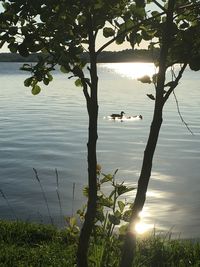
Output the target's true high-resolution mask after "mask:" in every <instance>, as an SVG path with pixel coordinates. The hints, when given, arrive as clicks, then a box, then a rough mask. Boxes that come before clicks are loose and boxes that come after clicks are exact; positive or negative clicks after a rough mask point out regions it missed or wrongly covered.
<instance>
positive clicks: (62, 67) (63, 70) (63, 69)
mask: <svg viewBox="0 0 200 267" xmlns="http://www.w3.org/2000/svg"><path fill="white" fill-rule="evenodd" d="M60 71H61V72H62V73H69V70H68V69H66V67H64V66H61V67H60Z"/></svg>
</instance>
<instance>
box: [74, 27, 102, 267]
mask: <svg viewBox="0 0 200 267" xmlns="http://www.w3.org/2000/svg"><path fill="white" fill-rule="evenodd" d="M90 23H91V22H90ZM89 40H90V45H89V55H90V77H91V85H90V95H89V94H87V96H86V102H87V111H88V115H89V129H88V143H87V152H88V158H87V159H88V188H89V193H88V202H87V211H86V214H85V220H84V224H83V227H82V229H81V233H80V238H79V245H78V252H77V261H78V267H88V257H87V256H88V249H89V241H90V236H91V233H92V229H93V226H94V219H95V216H96V203H97V173H96V166H97V155H96V143H97V139H98V134H97V121H98V96H97V89H98V76H97V59H96V53H95V36H94V34H93V32H92V25H91V27H90V28H89Z"/></svg>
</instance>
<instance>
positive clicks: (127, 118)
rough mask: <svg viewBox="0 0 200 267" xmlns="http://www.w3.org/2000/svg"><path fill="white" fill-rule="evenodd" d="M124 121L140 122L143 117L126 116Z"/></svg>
mask: <svg viewBox="0 0 200 267" xmlns="http://www.w3.org/2000/svg"><path fill="white" fill-rule="evenodd" d="M125 119H126V120H142V119H143V117H142V115H137V116H126V117H125Z"/></svg>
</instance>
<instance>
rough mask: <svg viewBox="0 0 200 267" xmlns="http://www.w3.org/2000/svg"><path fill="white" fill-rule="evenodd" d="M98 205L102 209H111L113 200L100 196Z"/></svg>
mask: <svg viewBox="0 0 200 267" xmlns="http://www.w3.org/2000/svg"><path fill="white" fill-rule="evenodd" d="M98 204H100V205H101V206H104V207H108V208H111V207H112V206H113V200H112V199H110V198H107V197H103V196H100V197H98Z"/></svg>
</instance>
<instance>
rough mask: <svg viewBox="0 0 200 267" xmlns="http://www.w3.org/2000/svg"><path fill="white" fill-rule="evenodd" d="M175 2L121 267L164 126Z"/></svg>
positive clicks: (131, 251)
mask: <svg viewBox="0 0 200 267" xmlns="http://www.w3.org/2000/svg"><path fill="white" fill-rule="evenodd" d="M174 5H175V0H169V1H168V9H167V16H166V24H165V28H164V30H163V34H162V46H161V52H160V58H159V72H158V77H157V85H156V98H155V107H154V115H153V120H152V124H151V128H150V133H149V138H148V141H147V145H146V148H145V151H144V157H143V164H142V168H141V174H140V177H139V180H138V189H137V193H136V197H135V201H134V204H133V208H132V215H131V219H130V224H129V228H128V231H127V234H126V236H125V241H124V246H123V250H122V257H121V262H120V267H132V263H133V260H134V255H135V250H136V233H135V230H134V227H135V224H136V223H137V220H138V215H139V213H140V211H141V210H142V209H143V206H144V203H145V200H146V192H147V188H148V184H149V180H150V177H151V170H152V162H153V156H154V152H155V149H156V145H157V141H158V136H159V132H160V128H161V125H162V121H163V119H162V113H163V106H164V104H165V101H164V85H165V75H166V68H167V67H166V66H167V55H168V50H169V47H170V44H171V38H172V26H173V11H174Z"/></svg>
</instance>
